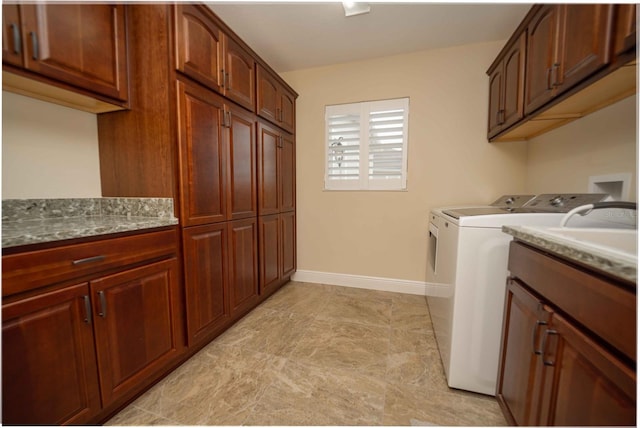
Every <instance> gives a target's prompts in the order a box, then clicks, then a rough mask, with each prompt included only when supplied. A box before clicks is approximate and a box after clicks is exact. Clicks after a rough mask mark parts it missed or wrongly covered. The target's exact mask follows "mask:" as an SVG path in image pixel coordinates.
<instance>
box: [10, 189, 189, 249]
mask: <svg viewBox="0 0 640 428" xmlns="http://www.w3.org/2000/svg"><path fill="white" fill-rule="evenodd" d="M176 224H178V219H177V218H175V217H174V216H173V199H171V198H87V199H79V198H73V199H6V200H3V201H2V248H9V247H16V246H22V245H29V244H36V243H43V242H53V241H62V240H65V239H73V238H83V237H89V236H98V235H107V234H111V233H119V232H127V231H135V230H143V229H149V228H156V227H164V226H171V225H176Z"/></svg>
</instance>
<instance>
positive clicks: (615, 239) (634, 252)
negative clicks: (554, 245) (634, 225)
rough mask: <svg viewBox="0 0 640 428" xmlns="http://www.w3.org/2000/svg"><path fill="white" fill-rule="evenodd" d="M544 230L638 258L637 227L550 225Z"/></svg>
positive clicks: (550, 233) (560, 236)
mask: <svg viewBox="0 0 640 428" xmlns="http://www.w3.org/2000/svg"><path fill="white" fill-rule="evenodd" d="M544 232H545V233H548V234H549V235H555V236H557V237H559V238H561V239H566V240H569V241H573V242H576V243H579V244H582V245H586V246H589V247H592V248H594V249H597V250H600V251H605V252H610V251H614V252H616V253H619V254H622V255H625V256H627V257H632V258H634V259H635V260H637V259H638V230H637V229H604V228H603V229H600V228H593V229H592V228H572V227H550V228H545V229H544Z"/></svg>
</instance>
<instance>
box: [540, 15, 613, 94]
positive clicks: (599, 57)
mask: <svg viewBox="0 0 640 428" xmlns="http://www.w3.org/2000/svg"><path fill="white" fill-rule="evenodd" d="M557 7H558V8H559V9H560V13H559V19H560V26H559V28H560V32H559V34H558V37H559V41H558V44H557V49H558V51H557V54H556V60H555V64H558V65H557V66H556V70H554V74H555V76H554V77H553V79H554V80H553V83H552V85H553V86H555V87H557V88H558V90H557V91H556V95H559V94H561V93H563V92H565V91H567V90H569V89H571V88H572V87H573V86H575V85H576V84H578V83H580V82H581V81H582V80H583V79H585V78H587V77H589V76H590V75H592V74H593V73H595V72H596V71H598V70H600V69H601V68H603V67H604V66H605V65H607V64H608V63H609V62H610V61H611V29H612V21H613V5H612V4H591V5H588V4H562V5H558V6H557Z"/></svg>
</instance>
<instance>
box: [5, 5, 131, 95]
mask: <svg viewBox="0 0 640 428" xmlns="http://www.w3.org/2000/svg"><path fill="white" fill-rule="evenodd" d="M20 18H21V23H22V33H21V38H22V58H23V65H24V67H25V68H26V69H28V70H30V71H33V72H36V73H38V74H40V75H43V76H47V77H49V78H52V79H55V80H58V81H61V82H64V83H67V84H70V85H73V86H77V87H80V88H84V89H87V90H89V91H92V92H95V93H98V94H102V95H105V96H107V97H110V98H113V99H116V100H122V101H126V100H127V98H128V77H127V60H126V58H127V53H126V33H125V6H124V5H116V4H31V5H28V4H25V5H20ZM3 60H4V58H3Z"/></svg>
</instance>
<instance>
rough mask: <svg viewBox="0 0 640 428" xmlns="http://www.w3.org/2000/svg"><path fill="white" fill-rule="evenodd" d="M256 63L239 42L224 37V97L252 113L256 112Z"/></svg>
mask: <svg viewBox="0 0 640 428" xmlns="http://www.w3.org/2000/svg"><path fill="white" fill-rule="evenodd" d="M255 65H256V61H255V59H254V58H253V56H252V55H251V54H249V53H248V52H247V51H246V50H245V49H244V48H243V47H242V46H240V44H239V43H238V42H236V41H235V40H233V39H232V38H231V37H229V36H226V35H225V37H224V77H225V82H224V83H225V86H224V95H225V96H226V97H227V98H229V99H231V100H233V101H235V102H237V103H238V104H240V105H241V106H243V107H245V108H247V109H248V110H250V111H252V112H253V111H255V104H256V90H255V81H256V78H255Z"/></svg>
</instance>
